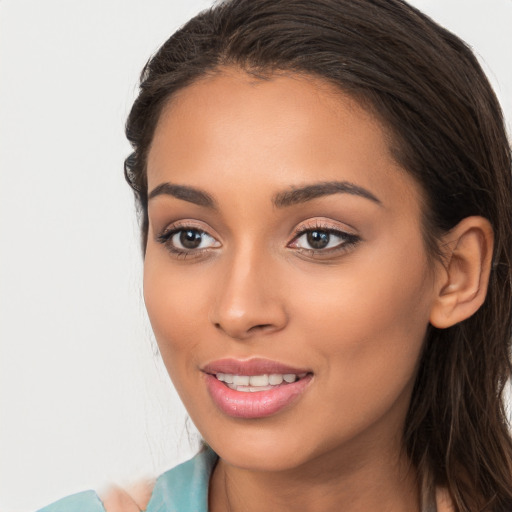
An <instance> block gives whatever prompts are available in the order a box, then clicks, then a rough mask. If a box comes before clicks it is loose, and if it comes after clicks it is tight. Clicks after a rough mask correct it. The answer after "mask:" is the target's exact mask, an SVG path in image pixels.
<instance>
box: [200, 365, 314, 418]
mask: <svg viewBox="0 0 512 512" xmlns="http://www.w3.org/2000/svg"><path fill="white" fill-rule="evenodd" d="M202 371H203V372H204V373H205V376H206V387H207V390H208V393H209V394H210V397H211V398H212V401H213V403H214V404H215V406H216V407H217V408H218V409H219V410H220V411H221V412H222V413H224V414H226V415H228V416H231V417H234V418H244V419H257V418H265V417H267V416H272V415H274V414H277V413H279V412H281V411H282V410H285V409H287V408H289V407H290V406H292V404H295V403H296V402H297V401H298V400H299V399H300V397H301V396H302V395H303V394H304V393H305V391H306V390H307V388H308V387H309V384H310V382H311V381H312V379H313V373H312V372H311V371H309V370H307V369H303V368H301V369H298V368H293V367H291V366H288V365H284V364H281V363H278V362H275V361H270V360H266V359H250V360H247V361H240V360H236V359H223V360H219V361H216V362H214V363H210V364H208V365H206V366H205V367H204V368H202Z"/></svg>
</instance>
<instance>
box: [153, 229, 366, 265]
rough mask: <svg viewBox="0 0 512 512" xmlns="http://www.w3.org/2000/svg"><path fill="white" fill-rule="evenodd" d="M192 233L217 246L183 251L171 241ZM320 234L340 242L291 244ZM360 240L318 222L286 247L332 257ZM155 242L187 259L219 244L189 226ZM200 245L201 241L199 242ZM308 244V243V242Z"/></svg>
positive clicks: (165, 233)
mask: <svg viewBox="0 0 512 512" xmlns="http://www.w3.org/2000/svg"><path fill="white" fill-rule="evenodd" d="M187 231H189V232H194V233H196V234H199V235H200V236H203V235H206V236H207V237H210V238H211V239H212V240H214V241H215V243H217V244H219V245H217V246H210V247H204V248H191V249H183V248H178V247H176V245H174V244H173V243H172V239H173V238H174V237H175V236H176V235H178V234H180V233H185V232H187ZM315 232H316V233H321V234H323V235H327V236H328V237H329V240H328V244H329V243H330V237H332V236H335V237H338V238H340V239H341V240H342V241H341V242H340V243H338V244H336V245H335V246H334V247H327V248H320V249H319V248H316V249H315V248H306V247H297V246H294V245H292V244H296V243H297V242H298V240H300V238H302V237H303V236H305V235H306V236H307V235H308V234H310V233H311V234H312V233H315ZM360 240H361V238H360V237H359V236H358V235H355V234H352V233H347V232H345V231H341V230H340V229H337V228H333V227H332V226H329V225H327V224H322V223H320V222H318V223H316V224H315V225H314V226H307V227H302V228H298V229H297V230H296V231H295V232H294V234H293V238H292V240H291V242H289V243H288V244H287V247H291V248H295V249H296V250H297V252H300V253H301V254H305V255H308V256H322V255H325V256H327V255H333V254H335V253H339V252H345V251H348V250H349V249H351V248H352V247H353V246H355V245H356V244H357V243H358V242H359V241H360ZM157 241H158V242H159V243H161V244H163V245H165V247H166V248H167V250H168V251H169V252H170V253H172V254H173V255H174V256H175V257H177V258H183V259H185V258H189V257H198V256H200V255H202V254H203V253H205V252H208V251H209V250H210V249H212V248H217V247H220V243H219V242H218V241H217V240H216V239H215V238H214V237H213V236H212V235H210V234H209V233H208V232H207V231H205V230H204V229H201V228H199V227H197V226H194V225H191V224H183V225H173V226H171V227H168V228H166V229H165V230H164V231H163V232H162V233H161V234H160V235H158V236H157ZM200 243H202V241H201V242H200ZM308 243H309V242H308Z"/></svg>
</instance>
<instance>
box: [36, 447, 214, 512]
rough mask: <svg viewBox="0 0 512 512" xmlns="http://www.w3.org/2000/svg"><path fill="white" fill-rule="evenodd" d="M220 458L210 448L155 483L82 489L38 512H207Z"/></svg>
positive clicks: (145, 482) (146, 482)
mask: <svg viewBox="0 0 512 512" xmlns="http://www.w3.org/2000/svg"><path fill="white" fill-rule="evenodd" d="M217 460H218V457H217V455H216V454H215V453H214V452H213V451H212V450H211V449H209V448H206V449H204V450H203V451H201V452H200V453H199V454H197V455H196V456H195V457H193V458H192V459H190V460H189V461H187V462H184V463H183V464H180V465H179V466H176V467H175V468H173V469H170V470H169V471H167V472H165V473H163V474H162V475H161V476H160V477H158V479H157V480H156V481H155V482H152V481H144V482H140V483H139V484H137V485H135V486H131V487H130V488H128V489H126V490H125V489H121V488H120V487H111V488H109V489H108V490H107V491H106V492H102V493H100V494H99V495H98V494H97V493H96V492H94V491H85V492H81V493H78V494H74V495H72V496H68V497H67V498H64V499H62V500H59V501H57V502H55V503H53V504H51V505H48V506H47V507H44V508H42V509H40V510H39V511H38V512H141V511H144V510H145V511H147V512H184V511H186V510H193V511H194V512H207V510H208V486H209V482H210V476H211V473H212V471H213V468H214V467H215V464H216V462H217Z"/></svg>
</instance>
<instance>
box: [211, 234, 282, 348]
mask: <svg viewBox="0 0 512 512" xmlns="http://www.w3.org/2000/svg"><path fill="white" fill-rule="evenodd" d="M254 245H255V244H253V243H251V242H249V241H247V242H245V243H244V244H243V245H241V246H240V247H239V248H238V249H237V250H235V251H233V252H232V254H231V255H230V256H228V257H227V258H226V261H225V268H224V272H222V274H221V275H219V280H218V282H219V285H218V289H217V291H216V297H215V301H214V305H213V310H212V312H211V321H212V322H213V323H214V325H215V326H216V327H217V328H219V329H221V330H222V331H224V332H225V333H226V334H228V335H229V336H231V337H233V338H236V339H245V338H248V337H250V336H252V335H253V334H255V333H257V332H260V333H262V332H265V333H269V332H273V331H276V330H280V329H282V328H283V327H284V325H285V324H286V322H287V315H286V310H285V304H284V303H283V296H282V293H281V292H282V290H280V283H279V279H277V272H278V270H277V268H276V262H275V261H273V258H272V255H271V254H270V253H269V252H268V251H267V252H265V251H263V250H257V249H256V247H255V246H254Z"/></svg>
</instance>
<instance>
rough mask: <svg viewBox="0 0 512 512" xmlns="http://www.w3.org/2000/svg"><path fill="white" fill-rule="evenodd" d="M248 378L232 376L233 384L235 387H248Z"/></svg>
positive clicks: (246, 376)
mask: <svg viewBox="0 0 512 512" xmlns="http://www.w3.org/2000/svg"><path fill="white" fill-rule="evenodd" d="M249 380H250V377H249V376H248V375H233V384H234V385H235V386H248V385H249Z"/></svg>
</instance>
